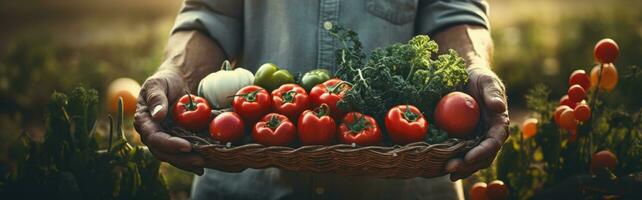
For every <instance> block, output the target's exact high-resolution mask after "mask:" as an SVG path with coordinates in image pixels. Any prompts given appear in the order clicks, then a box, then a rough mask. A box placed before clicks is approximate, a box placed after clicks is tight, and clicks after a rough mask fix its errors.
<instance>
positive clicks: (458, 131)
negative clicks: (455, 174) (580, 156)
mask: <svg viewBox="0 0 642 200" xmlns="http://www.w3.org/2000/svg"><path fill="white" fill-rule="evenodd" d="M350 89H351V85H350V84H349V83H347V82H345V81H341V80H340V79H336V78H335V79H330V80H327V81H325V82H323V83H321V84H317V85H316V86H314V87H313V88H311V90H310V92H309V94H308V93H307V92H306V90H305V89H304V88H303V87H301V86H299V85H297V84H294V83H286V84H282V85H280V86H278V88H276V89H274V90H272V91H271V92H268V90H266V89H265V88H263V87H260V86H257V85H249V86H245V87H243V88H241V89H240V90H239V91H238V92H237V93H236V95H234V96H233V98H234V99H233V101H232V108H233V112H224V113H221V114H219V115H217V116H216V117H215V118H214V119H213V120H210V119H211V118H210V116H211V109H210V107H209V105H208V102H207V100H205V99H204V98H201V97H198V96H195V95H191V94H187V95H185V96H183V97H182V98H181V99H179V101H178V102H177V103H176V105H175V106H174V112H173V113H174V118H175V121H176V122H177V124H178V125H179V126H180V127H182V128H185V129H187V130H190V131H200V130H203V129H205V128H207V127H208V125H209V133H210V136H211V137H212V138H213V139H214V140H217V141H219V142H221V143H228V142H230V143H238V142H240V141H241V140H242V138H243V137H244V135H245V132H246V131H245V130H246V128H250V129H251V135H252V138H253V139H254V141H256V142H257V143H259V144H263V145H267V146H288V145H291V144H293V143H295V142H296V141H298V142H299V143H300V144H301V145H330V144H334V143H336V142H337V141H339V142H341V143H344V144H354V145H359V146H371V145H379V144H381V143H382V138H383V135H382V128H381V127H380V126H379V124H377V121H376V120H375V119H374V118H373V117H372V116H368V115H365V114H362V113H359V112H346V111H343V110H341V109H339V108H338V107H337V103H338V102H339V101H340V100H341V99H342V98H343V95H344V94H345V92H346V91H348V90H350ZM458 109H459V110H458ZM435 112H436V113H450V114H447V115H444V114H442V115H435V118H436V123H437V124H438V126H440V128H441V127H443V129H444V130H445V131H447V132H449V133H452V134H454V135H453V137H463V136H465V134H467V133H469V132H472V129H474V128H475V126H476V124H477V119H475V120H474V121H473V120H468V121H469V122H468V123H458V122H462V117H458V116H456V114H457V113H459V114H462V115H464V114H465V115H467V116H470V115H468V114H470V112H476V113H477V114H475V115H473V116H479V107H478V106H477V103H476V102H475V100H474V99H473V98H472V97H470V96H469V95H467V94H465V93H461V92H453V93H451V94H448V95H446V96H445V97H444V98H442V100H441V101H440V102H439V103H438V106H437V108H436V111H435ZM467 118H470V117H467ZM464 119H466V118H464ZM428 124H429V123H428V120H427V119H426V118H425V117H424V115H423V114H422V112H421V111H420V110H419V109H418V108H417V107H415V106H412V105H398V106H395V107H393V108H391V109H390V110H389V111H388V112H387V115H386V116H385V127H386V133H387V134H388V136H389V138H390V140H391V141H392V142H394V143H395V144H400V145H404V144H408V143H413V142H419V141H423V140H424V139H425V138H426V135H427V134H428Z"/></svg>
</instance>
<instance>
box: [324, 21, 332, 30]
mask: <svg viewBox="0 0 642 200" xmlns="http://www.w3.org/2000/svg"><path fill="white" fill-rule="evenodd" d="M323 28H324V29H325V30H330V29H332V22H330V21H325V22H323Z"/></svg>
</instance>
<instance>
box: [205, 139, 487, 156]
mask: <svg viewBox="0 0 642 200" xmlns="http://www.w3.org/2000/svg"><path fill="white" fill-rule="evenodd" d="M478 142H479V138H475V139H467V140H463V139H457V138H450V139H448V140H446V141H444V142H441V143H437V144H429V143H427V142H425V141H421V142H414V143H410V144H406V145H394V146H354V145H351V144H334V145H305V146H299V147H288V146H266V145H262V144H258V143H249V144H243V145H239V146H228V145H225V144H196V145H194V150H196V151H197V152H199V151H202V150H204V149H211V148H215V149H217V150H218V151H221V152H237V151H240V150H242V149H260V151H272V152H281V153H296V152H301V151H305V152H313V151H337V152H346V153H349V152H356V151H364V150H366V151H371V152H374V153H378V154H382V155H387V156H391V155H394V154H399V153H403V152H412V151H415V152H417V153H420V152H422V151H428V150H430V149H436V150H439V151H455V150H457V149H459V148H465V149H470V148H472V147H473V146H474V145H475V144H477V143H478Z"/></svg>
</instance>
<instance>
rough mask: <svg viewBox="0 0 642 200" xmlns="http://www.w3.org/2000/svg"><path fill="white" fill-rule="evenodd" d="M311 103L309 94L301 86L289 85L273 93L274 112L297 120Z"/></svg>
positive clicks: (282, 86)
mask: <svg viewBox="0 0 642 200" xmlns="http://www.w3.org/2000/svg"><path fill="white" fill-rule="evenodd" d="M309 105H310V103H309V100H308V93H307V92H305V89H303V88H302V87H301V86H299V85H296V84H292V83H288V84H284V85H281V87H279V88H278V89H276V90H274V91H272V110H274V111H275V112H277V113H280V114H283V115H285V116H287V117H288V118H290V119H292V120H296V119H297V118H298V117H299V115H300V114H301V113H303V111H304V110H305V109H308V107H309Z"/></svg>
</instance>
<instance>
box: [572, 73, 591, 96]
mask: <svg viewBox="0 0 642 200" xmlns="http://www.w3.org/2000/svg"><path fill="white" fill-rule="evenodd" d="M575 84H578V85H580V86H582V88H583V89H584V90H585V91H588V90H589V89H591V78H590V77H589V75H588V74H587V73H586V71H584V70H583V69H578V70H575V71H573V73H571V75H570V76H569V77H568V85H575Z"/></svg>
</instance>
